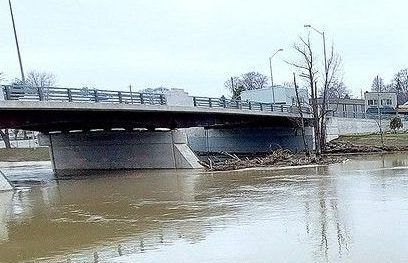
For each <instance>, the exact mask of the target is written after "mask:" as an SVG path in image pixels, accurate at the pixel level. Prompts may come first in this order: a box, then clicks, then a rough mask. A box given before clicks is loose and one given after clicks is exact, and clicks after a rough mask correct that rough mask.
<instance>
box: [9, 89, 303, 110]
mask: <svg viewBox="0 0 408 263" xmlns="http://www.w3.org/2000/svg"><path fill="white" fill-rule="evenodd" d="M2 89H3V94H4V98H5V99H6V100H19V101H56V102H58V101H60V102H98V103H125V104H147V105H167V101H166V96H165V95H164V94H155V93H142V92H129V91H112V90H100V89H89V88H82V89H77V88H59V87H32V86H24V85H3V86H2ZM192 99H193V105H194V107H204V108H225V109H239V110H251V111H263V112H286V113H299V108H297V107H293V106H289V105H284V104H271V103H262V102H253V101H241V100H232V99H227V98H208V97H192ZM302 112H304V113H310V110H309V108H306V107H303V108H302Z"/></svg>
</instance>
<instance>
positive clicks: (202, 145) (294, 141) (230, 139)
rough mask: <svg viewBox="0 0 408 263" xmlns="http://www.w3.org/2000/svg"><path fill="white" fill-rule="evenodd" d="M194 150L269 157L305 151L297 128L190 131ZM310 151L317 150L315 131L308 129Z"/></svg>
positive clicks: (200, 129)
mask: <svg viewBox="0 0 408 263" xmlns="http://www.w3.org/2000/svg"><path fill="white" fill-rule="evenodd" d="M186 133H187V137H188V143H189V146H190V148H191V149H192V150H193V151H194V152H196V153H206V152H210V153H215V152H222V151H223V152H229V153H266V152H270V151H272V150H276V149H279V148H283V149H290V150H292V151H295V152H296V151H302V150H304V143H303V138H302V135H301V130H300V129H296V128H295V127H254V128H244V127H242V128H237V127H235V128H218V129H204V128H189V129H186ZM305 133H306V140H307V144H308V147H309V149H312V147H313V127H306V128H305Z"/></svg>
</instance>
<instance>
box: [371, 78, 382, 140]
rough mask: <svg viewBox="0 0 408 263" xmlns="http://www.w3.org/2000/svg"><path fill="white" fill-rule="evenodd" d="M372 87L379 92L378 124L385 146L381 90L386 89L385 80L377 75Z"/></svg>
mask: <svg viewBox="0 0 408 263" xmlns="http://www.w3.org/2000/svg"><path fill="white" fill-rule="evenodd" d="M371 89H372V90H373V91H375V92H377V125H378V129H379V132H380V137H381V145H382V146H383V147H384V132H383V129H382V112H381V110H382V109H381V108H380V107H381V106H380V105H381V92H382V91H383V89H384V81H383V79H382V78H381V77H379V76H377V77H375V78H374V80H373V84H372V86H371Z"/></svg>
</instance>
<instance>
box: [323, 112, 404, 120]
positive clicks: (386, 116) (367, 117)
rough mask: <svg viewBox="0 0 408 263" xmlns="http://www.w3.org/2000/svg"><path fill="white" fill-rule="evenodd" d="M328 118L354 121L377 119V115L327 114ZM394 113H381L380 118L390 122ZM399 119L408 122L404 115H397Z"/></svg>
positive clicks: (358, 113) (359, 113)
mask: <svg viewBox="0 0 408 263" xmlns="http://www.w3.org/2000/svg"><path fill="white" fill-rule="evenodd" d="M328 116H329V117H340V118H354V119H379V118H380V116H379V114H375V113H365V112H336V111H335V112H330V113H329V114H328ZM396 116H397V115H396V113H394V114H389V113H382V114H381V118H382V119H384V120H391V119H392V118H393V117H396ZM398 116H399V117H400V118H402V119H404V120H408V116H406V115H401V114H400V115H398Z"/></svg>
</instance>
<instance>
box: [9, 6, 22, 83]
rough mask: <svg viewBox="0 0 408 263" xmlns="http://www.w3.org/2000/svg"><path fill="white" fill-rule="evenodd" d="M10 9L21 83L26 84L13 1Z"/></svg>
mask: <svg viewBox="0 0 408 263" xmlns="http://www.w3.org/2000/svg"><path fill="white" fill-rule="evenodd" d="M9 7H10V15H11V22H12V24H13V31H14V39H15V40H16V47H17V55H18V62H19V64H20V73H21V81H22V82H23V84H24V83H25V78H24V71H23V63H22V62H21V55H20V47H19V46H18V39H17V32H16V25H15V23H14V16H13V8H12V7H11V0H9Z"/></svg>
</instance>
